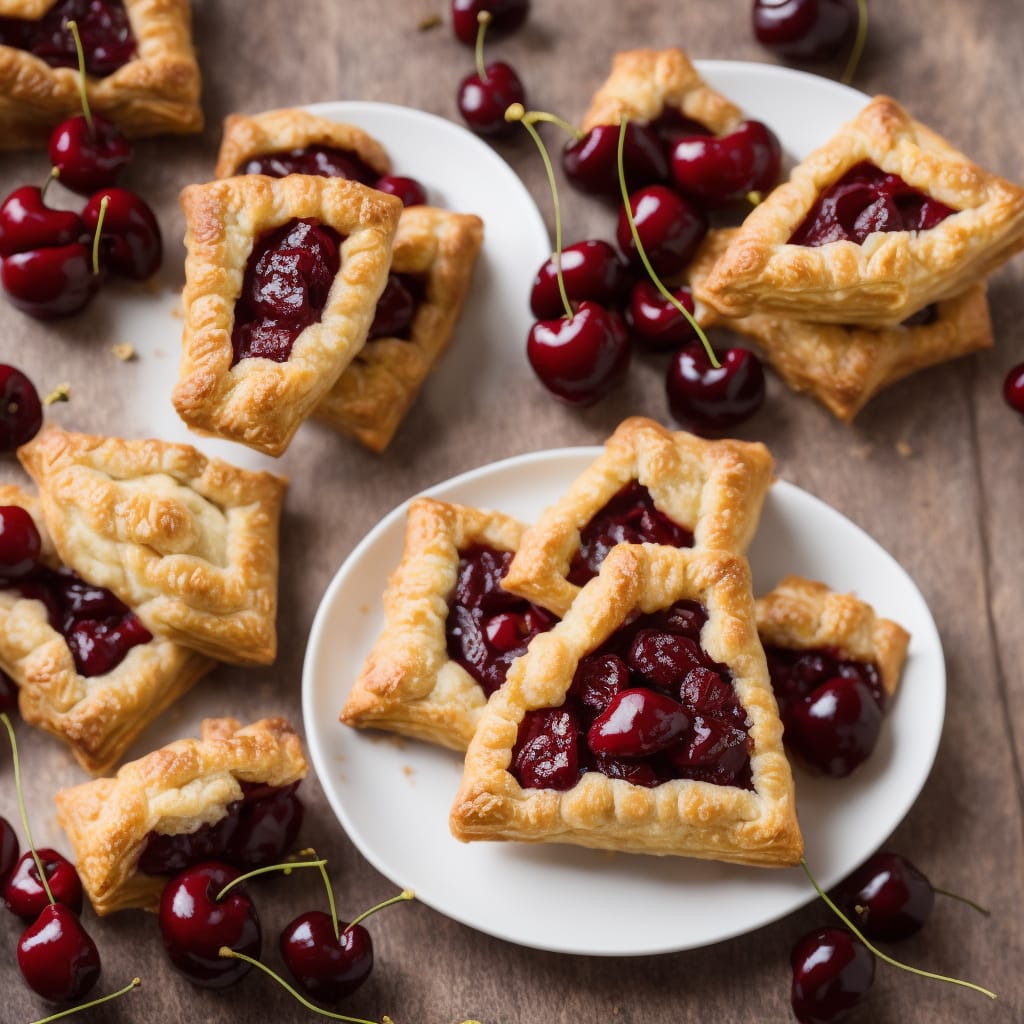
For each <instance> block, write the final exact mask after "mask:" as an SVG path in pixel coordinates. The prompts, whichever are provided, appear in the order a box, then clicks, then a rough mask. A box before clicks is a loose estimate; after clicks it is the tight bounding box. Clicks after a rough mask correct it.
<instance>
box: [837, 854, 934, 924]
mask: <svg viewBox="0 0 1024 1024" xmlns="http://www.w3.org/2000/svg"><path fill="white" fill-rule="evenodd" d="M836 896H837V898H838V902H839V905H840V906H841V907H842V908H843V909H844V910H845V911H846V912H847V914H849V915H850V917H852V918H853V921H854V923H855V924H856V925H857V927H858V928H860V930H861V931H862V932H863V933H864V934H865V935H866V936H867V937H868V938H869V939H886V940H890V941H892V940H896V939H906V938H909V937H910V936H911V935H914V934H915V933H916V932H918V931H920V930H921V928H923V927H924V923H925V922H926V921H927V920H928V917H929V915H930V914H931V912H932V906H933V905H934V903H935V890H934V889H933V888H932V884H931V882H929V881H928V879H927V878H926V877H925V876H924V874H922V873H921V872H920V871H918V869H917V868H916V867H914V865H913V864H911V863H910V861H909V860H907V858H906V857H901V856H900V855H899V854H898V853H891V852H889V851H887V850H880V851H879V852H878V853H876V854H874V855H873V856H871V857H869V858H868V859H867V860H866V861H865V862H864V863H863V864H862V865H861V866H860V867H859V868H857V870H856V871H854V873H853V874H852V875H850V877H849V878H847V879H846V880H845V881H843V882H841V883H840V885H839V887H838V889H837V890H836Z"/></svg>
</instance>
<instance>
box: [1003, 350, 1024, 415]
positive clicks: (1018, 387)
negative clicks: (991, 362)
mask: <svg viewBox="0 0 1024 1024" xmlns="http://www.w3.org/2000/svg"><path fill="white" fill-rule="evenodd" d="M1003 398H1005V399H1006V404H1007V405H1008V406H1009V407H1010V408H1011V409H1015V410H1016V411H1017V412H1019V413H1020V414H1021V415H1022V416H1024V363H1018V364H1017V365H1016V366H1015V367H1013V369H1011V370H1010V372H1009V373H1007V375H1006V379H1005V380H1004V381H1003Z"/></svg>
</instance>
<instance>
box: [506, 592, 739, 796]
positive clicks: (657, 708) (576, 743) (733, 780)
mask: <svg viewBox="0 0 1024 1024" xmlns="http://www.w3.org/2000/svg"><path fill="white" fill-rule="evenodd" d="M707 617H708V616H707V610H706V609H705V608H704V606H703V605H701V604H699V603H698V602H696V601H677V602H676V603H675V604H673V605H672V606H671V607H669V608H667V609H664V610H662V611H658V612H653V613H651V614H647V615H638V616H637V617H636V618H634V619H633V620H632V621H630V622H628V623H627V624H626V625H624V626H621V627H620V628H619V629H618V630H616V632H615V633H613V634H612V635H611V636H610V637H609V638H608V640H606V641H605V642H604V643H603V644H602V645H601V646H600V647H599V648H597V650H595V651H593V652H592V653H591V654H588V655H587V656H586V657H584V658H583V659H581V661H580V662H579V665H578V666H577V668H576V673H575V675H574V676H573V681H572V685H571V686H570V688H569V692H568V693H567V694H566V698H565V701H564V702H563V703H562V705H561V706H560V707H551V708H541V709H539V710H536V711H528V712H527V713H526V715H525V716H524V718H523V721H522V722H521V724H520V726H519V735H518V737H517V740H516V744H515V747H514V748H513V751H512V763H511V765H510V771H511V772H512V774H513V775H514V776H515V778H516V780H517V781H518V782H519V784H520V785H521V786H523V787H524V788H526V789H557V790H565V789H570V788H571V787H572V786H574V785H575V784H576V782H577V781H578V780H579V778H580V777H581V776H582V775H584V774H585V773H586V772H591V771H596V772H601V773H602V774H603V775H606V776H608V777H609V778H612V779H624V780H625V781H627V782H630V783H632V784H633V785H636V786H646V787H653V786H659V785H661V784H662V783H663V782H668V781H670V780H672V779H694V780H699V781H703V782H710V783H714V784H716V785H721V786H736V787H739V788H741V789H752V788H753V785H752V779H751V769H750V751H751V750H752V748H753V743H752V740H751V738H750V725H751V723H750V720H749V718H748V717H747V713H746V711H745V710H744V709H743V707H742V706H741V705H740V702H739V700H738V698H737V696H736V692H735V689H734V687H733V681H732V674H731V673H730V671H729V669H728V668H727V667H726V666H725V665H722V664H720V663H719V662H716V661H715V660H714V659H713V658H711V656H710V655H709V654H708V653H707V652H706V651H705V650H704V649H703V648H702V647H701V645H700V633H701V629H702V628H703V626H704V624H705V623H706V622H707Z"/></svg>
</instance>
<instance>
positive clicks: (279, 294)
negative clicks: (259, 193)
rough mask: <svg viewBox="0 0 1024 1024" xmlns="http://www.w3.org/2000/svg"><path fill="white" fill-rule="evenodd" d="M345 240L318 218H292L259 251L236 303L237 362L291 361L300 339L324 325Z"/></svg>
mask: <svg viewBox="0 0 1024 1024" xmlns="http://www.w3.org/2000/svg"><path fill="white" fill-rule="evenodd" d="M342 241H343V239H342V237H341V235H339V234H338V232H337V231H335V230H334V229H333V228H329V227H327V226H326V225H323V224H320V223H319V222H318V221H316V220H313V219H305V220H291V221H289V222H288V223H287V224H284V225H282V226H281V227H279V228H275V229H274V230H273V231H270V232H267V234H265V235H263V236H262V237H260V238H259V239H258V240H257V242H256V245H255V246H254V247H253V251H252V254H251V255H250V257H249V263H248V265H247V267H246V269H245V278H244V280H243V282H242V294H241V296H240V297H239V299H238V302H237V303H235V325H234V328H233V330H232V332H231V345H232V347H233V349H234V353H235V358H234V362H233V363H232V365H234V364H235V363H238V362H239V361H241V360H242V359H253V358H263V359H271V360H273V361H274V362H275V363H285V362H287V361H288V358H289V356H290V355H291V354H292V346H293V345H294V344H295V339H296V338H297V337H298V336H299V334H301V333H302V331H304V330H305V329H306V328H307V327H309V325H310V324H315V323H318V322H319V320H320V317H321V316H322V315H323V311H324V306H326V305H327V296H328V293H329V292H330V290H331V285H332V284H333V282H334V278H335V277H336V276H337V273H338V270H339V268H340V267H341V250H340V246H341V243H342Z"/></svg>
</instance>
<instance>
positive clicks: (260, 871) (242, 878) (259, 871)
mask: <svg viewBox="0 0 1024 1024" xmlns="http://www.w3.org/2000/svg"><path fill="white" fill-rule="evenodd" d="M326 863H327V861H325V860H306V861H293V862H292V863H290V864H269V865H268V866H267V867H265V868H255V869H254V870H253V871H247V872H246V873H245V874H244V875H239V876H238V877H237V878H233V879H232V880H231V881H230V882H228V884H227V885H225V886H224V888H223V889H221V891H220V892H219V893H217V895H216V896H215V897H214V901H215V902H216V903H220V901H221V900H222V899H224V897H225V896H227V894H228V893H229V892H231V890H232V889H234V887H235V886H236V885H241V884H242V883H243V882H248V881H249V879H250V878H256V877H257V876H258V875H269V874H272V873H273V872H274V871H280V872H282V873H284V874H286V875H290V874H291V873H292V871H293V870H294V869H295V868H323V866H324V865H325V864H326Z"/></svg>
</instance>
